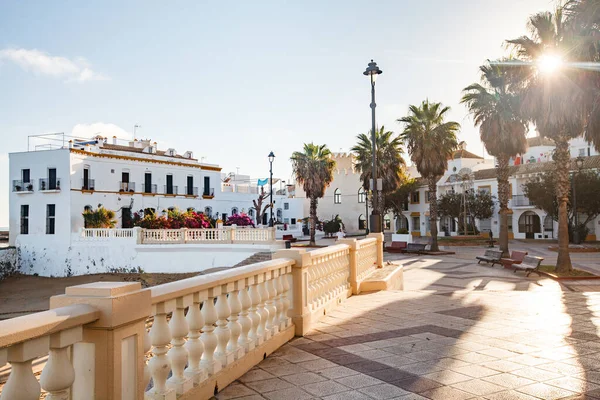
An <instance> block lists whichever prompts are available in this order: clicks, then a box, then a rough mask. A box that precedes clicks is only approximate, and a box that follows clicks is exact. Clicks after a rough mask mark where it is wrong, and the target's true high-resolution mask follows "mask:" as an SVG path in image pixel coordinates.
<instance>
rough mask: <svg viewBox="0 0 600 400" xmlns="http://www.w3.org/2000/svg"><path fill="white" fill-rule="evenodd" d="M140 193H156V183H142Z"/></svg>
mask: <svg viewBox="0 0 600 400" xmlns="http://www.w3.org/2000/svg"><path fill="white" fill-rule="evenodd" d="M142 193H147V194H156V193H158V189H157V185H156V183H153V184H150V185H146V184H142Z"/></svg>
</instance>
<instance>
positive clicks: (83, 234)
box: [79, 228, 135, 241]
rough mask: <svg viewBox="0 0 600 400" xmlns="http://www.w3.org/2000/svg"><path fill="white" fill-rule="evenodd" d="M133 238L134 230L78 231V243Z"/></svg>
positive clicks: (103, 229)
mask: <svg viewBox="0 0 600 400" xmlns="http://www.w3.org/2000/svg"><path fill="white" fill-rule="evenodd" d="M131 238H135V230H134V229H122V228H119V229H106V228H82V229H80V231H79V240H80V241H99V240H108V239H131Z"/></svg>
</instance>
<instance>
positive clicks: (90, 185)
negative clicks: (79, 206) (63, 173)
mask: <svg viewBox="0 0 600 400" xmlns="http://www.w3.org/2000/svg"><path fill="white" fill-rule="evenodd" d="M95 188H96V181H95V180H94V179H87V180H86V179H81V190H94V189H95Z"/></svg>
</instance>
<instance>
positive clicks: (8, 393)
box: [0, 336, 49, 400]
mask: <svg viewBox="0 0 600 400" xmlns="http://www.w3.org/2000/svg"><path fill="white" fill-rule="evenodd" d="M48 345H49V337H48V336H44V337H41V338H37V339H33V340H29V341H27V342H24V343H19V344H17V345H14V346H11V347H9V348H8V352H7V353H8V356H7V358H6V360H7V361H8V362H9V363H10V367H11V371H10V375H9V376H8V380H7V381H6V384H5V385H4V388H2V393H1V394H0V400H38V399H39V398H40V394H41V388H40V384H39V383H38V381H37V379H35V375H34V374H33V370H32V367H31V362H32V361H33V360H35V359H36V358H38V357H41V356H44V355H46V354H48ZM0 355H1V354H0Z"/></svg>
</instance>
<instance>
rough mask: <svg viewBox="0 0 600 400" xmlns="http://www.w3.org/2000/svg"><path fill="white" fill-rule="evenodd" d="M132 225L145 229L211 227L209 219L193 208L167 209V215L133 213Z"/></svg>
mask: <svg viewBox="0 0 600 400" xmlns="http://www.w3.org/2000/svg"><path fill="white" fill-rule="evenodd" d="M133 225H134V226H139V227H140V228H145V229H181V228H190V229H198V228H211V227H212V226H211V224H210V221H209V219H208V218H207V217H206V216H205V215H204V214H203V213H198V212H196V211H193V210H188V211H186V212H181V211H180V210H178V209H172V210H168V211H167V215H162V216H157V215H156V214H155V213H153V212H147V213H142V212H140V213H134V214H133Z"/></svg>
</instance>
